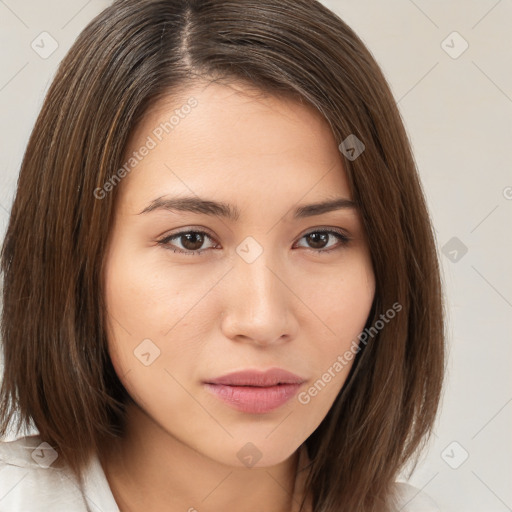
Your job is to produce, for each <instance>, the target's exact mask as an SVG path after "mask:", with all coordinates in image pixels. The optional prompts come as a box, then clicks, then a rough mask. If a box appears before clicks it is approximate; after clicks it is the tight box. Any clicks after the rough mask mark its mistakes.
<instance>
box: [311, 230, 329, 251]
mask: <svg viewBox="0 0 512 512" xmlns="http://www.w3.org/2000/svg"><path fill="white" fill-rule="evenodd" d="M328 236H329V235H328V234H327V233H310V234H309V235H307V237H308V239H309V241H310V242H311V240H312V248H313V249H321V248H322V247H324V246H325V244H326V243H327V237H328ZM319 239H322V240H321V241H320V245H318V240H319ZM308 243H309V242H308ZM310 245H311V243H310Z"/></svg>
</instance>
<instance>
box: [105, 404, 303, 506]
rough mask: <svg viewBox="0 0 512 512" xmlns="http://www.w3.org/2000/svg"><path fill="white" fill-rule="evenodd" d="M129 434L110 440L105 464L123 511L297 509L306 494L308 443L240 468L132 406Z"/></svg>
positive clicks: (128, 422)
mask: <svg viewBox="0 0 512 512" xmlns="http://www.w3.org/2000/svg"><path fill="white" fill-rule="evenodd" d="M126 425H128V428H127V429H126V431H125V433H124V435H123V436H122V437H121V438H118V439H116V440H115V442H112V441H109V442H108V443H105V446H104V449H102V450H101V453H100V461H101V465H102V467H103V469H104V471H105V475H106V477H107V480H108V482H109V485H110V488H111V490H112V494H113V495H114V498H115V500H116V502H117V504H118V506H119V509H120V511H121V512H139V511H144V512H146V511H147V510H152V511H155V512H160V511H162V512H163V511H165V512H178V511H179V512H183V511H188V512H216V511H218V510H237V509H238V510H244V511H247V512H256V511H260V510H265V511H266V512H292V511H293V512H294V511H298V510H299V508H300V503H301V500H302V496H303V481H304V477H305V475H304V472H301V473H300V477H299V478H297V470H298V469H299V467H302V465H303V464H304V462H307V455H306V454H305V447H304V448H303V449H302V450H300V449H299V450H297V451H296V452H295V453H293V454H292V455H291V456H290V457H289V458H288V459H286V460H284V461H283V462H281V463H280V464H277V465H275V466H271V467H265V468H245V467H244V468H240V467H233V466H227V465H225V464H222V463H220V462H217V461H215V460H213V459H211V458H209V457H207V456H205V455H203V454H201V453H199V452H197V451H196V450H194V448H192V447H191V446H188V445H185V444H183V443H182V442H180V441H179V440H178V439H176V438H175V437H173V436H172V435H171V434H170V433H168V432H167V431H165V430H163V429H162V428H161V427H160V426H159V425H157V424H156V423H155V422H154V421H153V420H152V419H151V418H150V417H148V416H147V415H146V414H145V413H144V412H143V411H142V410H141V409H140V408H138V407H135V406H130V408H129V409H128V418H127V422H126Z"/></svg>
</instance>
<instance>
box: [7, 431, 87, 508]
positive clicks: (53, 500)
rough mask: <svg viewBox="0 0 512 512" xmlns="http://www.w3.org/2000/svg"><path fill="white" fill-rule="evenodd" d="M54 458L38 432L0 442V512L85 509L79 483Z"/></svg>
mask: <svg viewBox="0 0 512 512" xmlns="http://www.w3.org/2000/svg"><path fill="white" fill-rule="evenodd" d="M57 459H58V453H57V452H56V451H55V450H54V449H53V448H52V447H51V446H50V445H49V444H48V443H45V442H43V441H42V439H41V438H40V436H39V435H32V436H25V437H21V438H19V439H16V440H13V441H0V512H14V511H29V510H30V511H31V512H38V511H47V510H52V511H55V512H60V511H62V512H64V511H66V512H71V511H73V512H75V511H76V512H82V511H84V512H85V511H86V510H87V509H86V507H85V503H84V500H83V497H82V493H81V491H80V486H79V483H78V482H77V481H76V478H75V476H74V475H73V474H72V473H71V472H70V471H69V470H67V469H66V468H62V467H59V465H58V464H57V463H56V460H57Z"/></svg>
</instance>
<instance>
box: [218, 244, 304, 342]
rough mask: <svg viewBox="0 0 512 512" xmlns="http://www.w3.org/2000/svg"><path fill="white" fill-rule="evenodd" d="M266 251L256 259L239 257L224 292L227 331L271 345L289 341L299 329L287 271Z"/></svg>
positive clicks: (237, 338)
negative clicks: (273, 260) (268, 256)
mask: <svg viewBox="0 0 512 512" xmlns="http://www.w3.org/2000/svg"><path fill="white" fill-rule="evenodd" d="M265 255H266V253H265V251H264V252H263V254H261V255H260V256H259V257H258V258H257V259H256V261H254V262H252V263H247V262H246V261H244V260H243V259H241V258H236V259H235V263H234V268H233V269H232V270H231V272H230V273H229V276H227V277H228V279H227V281H226V282H225V287H226V288H225V290H224V292H223V295H224V298H225V300H224V302H223V311H222V315H221V330H222V332H223V334H224V335H225V336H226V337H228V338H229V339H232V340H234V341H240V342H242V341H243V342H247V343H253V344H256V345H261V346H267V345H271V344H280V343H286V342H287V341H290V340H291V339H293V338H294V337H295V335H296V332H297V318H296V316H295V315H294V310H293V308H294V305H296V303H297V302H299V301H298V299H297V298H295V297H294V294H293V292H292V291H291V290H290V288H289V287H288V286H287V285H288V280H287V278H286V272H285V271H284V269H283V268H282V266H281V267H276V264H275V262H273V263H271V262H270V259H269V258H267V257H266V256H265Z"/></svg>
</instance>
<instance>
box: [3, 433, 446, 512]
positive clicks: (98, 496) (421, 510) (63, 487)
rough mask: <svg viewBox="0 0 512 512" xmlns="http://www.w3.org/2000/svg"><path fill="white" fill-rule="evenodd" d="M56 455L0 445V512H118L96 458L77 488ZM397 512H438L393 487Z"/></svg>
mask: <svg viewBox="0 0 512 512" xmlns="http://www.w3.org/2000/svg"><path fill="white" fill-rule="evenodd" d="M55 459H56V452H55V451H54V450H53V449H52V448H51V446H50V445H48V444H46V443H43V442H42V440H41V438H40V437H39V435H31V436H25V437H21V438H19V439H16V440H14V441H3V442H2V441H0V512H48V511H51V512H120V510H119V508H118V506H117V504H116V501H115V500H114V496H113V495H112V492H111V490H110V487H109V484H108V481H107V478H106V476H105V473H104V471H103V468H102V467H101V464H100V461H99V459H98V457H97V455H94V457H92V458H91V460H90V462H89V465H88V467H87V468H86V470H85V471H84V479H83V482H78V481H77V479H76V478H75V476H74V475H73V473H72V472H71V471H70V470H68V469H62V468H60V469H58V468H55V467H52V463H53V462H54V460H55ZM396 485H397V496H398V497H399V503H398V507H397V510H400V512H440V510H439V508H438V507H437V505H436V504H435V503H434V502H433V501H432V499H431V498H430V497H429V496H427V495H426V494H425V493H422V492H420V491H419V490H418V489H416V488H415V487H413V486H411V485H409V484H405V483H398V482H397V484H396Z"/></svg>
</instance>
